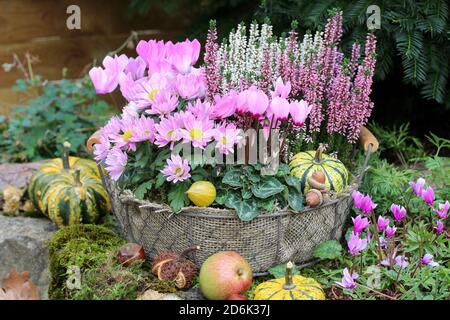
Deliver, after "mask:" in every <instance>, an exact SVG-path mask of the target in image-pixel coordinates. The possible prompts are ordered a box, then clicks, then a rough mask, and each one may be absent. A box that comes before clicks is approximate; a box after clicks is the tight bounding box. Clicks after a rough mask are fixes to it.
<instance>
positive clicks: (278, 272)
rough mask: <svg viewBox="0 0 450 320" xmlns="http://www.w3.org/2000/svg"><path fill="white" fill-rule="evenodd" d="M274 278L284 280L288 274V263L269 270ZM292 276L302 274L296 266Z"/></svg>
mask: <svg viewBox="0 0 450 320" xmlns="http://www.w3.org/2000/svg"><path fill="white" fill-rule="evenodd" d="M267 271H268V272H269V273H270V274H271V275H272V276H273V277H274V278H283V277H284V274H285V273H286V263H283V264H278V265H276V266H273V267H271V268H270V269H269V270H267ZM292 274H293V275H296V274H300V271H299V270H298V268H297V267H296V266H295V265H294V267H293V268H292Z"/></svg>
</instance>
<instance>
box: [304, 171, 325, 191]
mask: <svg viewBox="0 0 450 320" xmlns="http://www.w3.org/2000/svg"><path fill="white" fill-rule="evenodd" d="M325 182H326V176H325V173H323V172H322V171H319V170H316V171H314V172H313V174H312V175H311V176H310V177H309V178H308V183H309V185H310V186H311V189H317V190H325V189H326V184H325Z"/></svg>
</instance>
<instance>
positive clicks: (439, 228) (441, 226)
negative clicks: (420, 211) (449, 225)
mask: <svg viewBox="0 0 450 320" xmlns="http://www.w3.org/2000/svg"><path fill="white" fill-rule="evenodd" d="M436 231H437V233H439V234H442V233H444V224H443V223H442V221H441V220H438V221H437V226H436Z"/></svg>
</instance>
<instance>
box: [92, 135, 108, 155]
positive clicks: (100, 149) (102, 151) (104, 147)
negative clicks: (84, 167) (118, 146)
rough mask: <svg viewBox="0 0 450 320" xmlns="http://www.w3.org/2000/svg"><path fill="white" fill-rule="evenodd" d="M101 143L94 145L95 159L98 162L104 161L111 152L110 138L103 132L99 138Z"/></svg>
mask: <svg viewBox="0 0 450 320" xmlns="http://www.w3.org/2000/svg"><path fill="white" fill-rule="evenodd" d="M102 131H103V130H102ZM99 142H100V143H97V144H95V145H94V151H93V152H94V156H95V157H94V159H95V160H96V161H98V162H100V161H103V160H105V159H106V157H107V156H108V153H109V150H110V149H111V143H110V142H109V139H108V137H107V136H106V135H105V134H104V133H103V132H102V134H100V136H99Z"/></svg>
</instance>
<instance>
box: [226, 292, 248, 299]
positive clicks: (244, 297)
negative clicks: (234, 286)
mask: <svg viewBox="0 0 450 320" xmlns="http://www.w3.org/2000/svg"><path fill="white" fill-rule="evenodd" d="M227 300H247V297H246V296H245V295H244V294H242V293H233V294H232V295H231V296H229V297H228V298H227Z"/></svg>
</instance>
